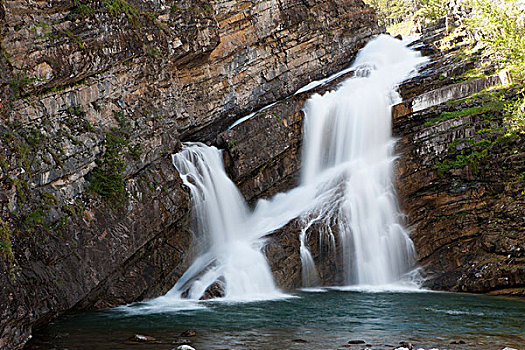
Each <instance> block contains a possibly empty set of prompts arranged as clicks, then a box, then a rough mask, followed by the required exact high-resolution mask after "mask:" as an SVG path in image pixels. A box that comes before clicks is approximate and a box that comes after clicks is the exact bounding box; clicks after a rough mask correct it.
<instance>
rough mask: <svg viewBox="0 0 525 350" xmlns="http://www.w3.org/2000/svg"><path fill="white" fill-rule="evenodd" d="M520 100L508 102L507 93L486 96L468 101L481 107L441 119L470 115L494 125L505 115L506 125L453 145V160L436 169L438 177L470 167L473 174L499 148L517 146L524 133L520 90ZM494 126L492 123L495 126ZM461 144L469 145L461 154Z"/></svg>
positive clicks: (450, 148)
mask: <svg viewBox="0 0 525 350" xmlns="http://www.w3.org/2000/svg"><path fill="white" fill-rule="evenodd" d="M519 91H521V92H520V93H518V96H517V98H513V99H510V100H506V97H505V91H504V90H501V91H496V92H484V93H480V94H478V95H476V96H475V97H471V98H469V99H468V100H477V102H478V103H481V105H477V106H473V107H468V108H464V109H461V110H458V111H456V112H451V113H443V114H442V115H441V116H440V118H443V120H445V119H450V118H455V117H461V116H466V115H476V114H478V115H481V114H483V116H482V117H481V118H483V119H484V120H485V121H491V120H492V119H493V116H494V115H495V114H499V115H500V116H501V113H503V114H504V119H503V120H504V124H503V125H502V126H491V127H488V128H484V129H481V130H478V131H477V132H476V134H475V135H474V136H473V137H472V138H464V139H456V140H454V141H453V142H452V143H450V145H449V147H448V149H449V154H450V156H449V157H448V158H447V159H444V160H443V161H441V162H438V163H437V164H436V165H435V166H434V169H436V170H437V172H438V175H439V176H440V177H443V175H444V174H445V173H446V172H447V171H449V170H451V169H461V168H463V167H465V166H469V167H470V169H471V170H472V172H473V173H477V172H479V171H480V169H481V164H483V162H486V160H485V159H486V158H487V156H488V155H489V154H490V153H491V151H492V149H494V148H495V147H499V148H506V147H509V145H512V144H513V143H515V141H516V140H517V139H518V138H519V134H522V133H523V132H524V125H525V123H524V119H525V117H524V116H525V112H524V108H525V106H524V102H523V91H525V88H524V87H522V88H521V89H519ZM431 121H432V120H431ZM491 125H492V122H491ZM459 144H463V145H465V147H463V148H462V149H461V150H459V151H457V149H456V148H457V146H458V145H459Z"/></svg>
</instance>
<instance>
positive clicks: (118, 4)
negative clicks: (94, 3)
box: [102, 0, 139, 20]
mask: <svg viewBox="0 0 525 350" xmlns="http://www.w3.org/2000/svg"><path fill="white" fill-rule="evenodd" d="M102 5H103V6H104V7H105V8H106V10H107V11H108V12H109V14H110V15H111V16H114V17H117V16H119V15H120V14H121V13H124V14H126V16H127V17H128V19H130V20H135V19H136V18H137V17H138V15H139V13H138V11H137V9H136V8H135V7H133V5H131V4H129V3H128V2H127V1H126V0H102Z"/></svg>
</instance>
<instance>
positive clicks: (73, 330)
mask: <svg viewBox="0 0 525 350" xmlns="http://www.w3.org/2000/svg"><path fill="white" fill-rule="evenodd" d="M138 306H140V305H138ZM198 306H199V307H201V308H200V309H193V310H191V309H190V310H179V311H171V312H166V313H156V314H133V313H129V312H128V311H123V310H122V309H111V310H103V311H99V312H92V313H82V314H77V315H68V316H64V317H62V318H61V319H59V320H58V321H56V322H55V323H53V324H51V325H49V326H48V327H47V328H45V329H42V330H39V331H37V332H35V337H34V339H33V340H32V341H31V343H30V344H29V345H28V347H27V348H28V349H49V348H56V349H66V348H67V349H127V348H131V349H173V348H175V347H176V346H177V345H178V344H180V343H181V342H182V341H184V339H187V340H190V341H191V346H193V347H194V348H195V349H197V350H203V349H346V348H350V349H363V348H365V344H363V345H347V343H348V341H349V340H365V341H366V344H369V345H370V346H368V348H371V349H392V348H393V347H394V346H398V344H399V342H401V341H408V342H411V343H412V344H414V345H415V346H416V347H417V348H424V349H430V348H439V349H502V348H504V347H513V348H516V349H525V301H523V300H517V299H509V298H498V297H488V296H478V295H469V294H452V293H430V292H406V293H389V292H379V293H368V292H355V291H338V290H328V291H326V290H325V291H324V292H298V293H294V294H293V297H291V298H288V299H281V300H274V301H263V302H251V303H226V302H219V301H209V302H201V303H199V304H198ZM131 309H132V310H136V308H131ZM187 329H193V330H195V331H196V333H197V335H196V336H194V337H191V338H183V337H180V334H181V332H183V331H184V330H187ZM137 333H138V334H143V335H147V336H152V337H154V338H155V339H156V341H154V342H150V343H142V344H133V343H130V342H126V340H127V339H128V338H129V337H132V336H134V335H135V334H137ZM460 341H462V342H465V344H451V343H452V342H460ZM345 345H346V347H345Z"/></svg>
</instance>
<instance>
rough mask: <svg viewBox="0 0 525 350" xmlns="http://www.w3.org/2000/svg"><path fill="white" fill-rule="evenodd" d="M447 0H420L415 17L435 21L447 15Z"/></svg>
mask: <svg viewBox="0 0 525 350" xmlns="http://www.w3.org/2000/svg"><path fill="white" fill-rule="evenodd" d="M447 2H448V1H447V0H421V1H420V9H419V10H418V12H417V13H416V15H417V16H420V17H423V18H425V19H427V20H429V21H436V20H438V19H440V18H442V17H444V16H445V15H446V14H447V7H446V4H447Z"/></svg>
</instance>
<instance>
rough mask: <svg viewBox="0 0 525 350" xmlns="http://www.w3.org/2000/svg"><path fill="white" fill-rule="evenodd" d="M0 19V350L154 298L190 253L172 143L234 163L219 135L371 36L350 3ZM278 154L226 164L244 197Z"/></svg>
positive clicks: (142, 8) (52, 7)
mask: <svg viewBox="0 0 525 350" xmlns="http://www.w3.org/2000/svg"><path fill="white" fill-rule="evenodd" d="M0 23H1V29H0V30H1V32H0V40H1V47H0V50H1V55H0V68H1V69H0V90H1V91H2V92H1V94H0V135H1V143H0V145H1V147H0V168H1V170H0V188H1V192H0V217H1V222H0V224H1V225H0V226H1V227H0V234H1V235H0V236H1V237H0V239H1V241H0V249H1V254H0V265H1V266H2V275H1V276H0V286H1V294H0V306H1V310H2V317H1V321H0V347H2V348H4V347H7V348H19V347H20V346H22V344H23V343H24V342H25V341H26V340H27V339H28V338H29V337H30V334H31V331H32V328H33V327H35V326H38V325H42V324H45V323H46V322H48V321H49V320H51V319H52V318H54V317H56V316H57V315H59V314H60V313H62V312H64V311H66V310H71V309H75V308H76V309H86V308H93V307H95V308H98V307H107V306H114V305H118V304H123V303H128V302H131V301H135V300H140V299H143V298H148V297H153V296H156V295H159V294H162V293H164V292H166V290H167V289H169V288H170V287H171V286H172V285H173V283H174V282H175V281H176V280H177V278H178V277H179V276H180V275H181V273H182V272H183V271H184V269H185V268H186V267H187V266H188V263H189V262H190V261H191V258H192V257H193V255H194V253H195V252H196V251H197V250H198V237H195V236H194V233H193V232H192V231H191V227H190V224H189V211H190V204H189V195H188V191H187V189H185V188H183V187H182V185H181V181H180V179H179V177H178V176H177V174H176V172H175V169H174V168H173V166H172V165H171V157H170V154H172V153H174V152H176V151H177V150H179V149H180V142H181V140H182V141H186V140H191V141H203V142H208V143H215V142H218V143H223V144H224V143H225V142H226V143H229V144H231V146H232V147H230V149H229V152H230V153H229V154H230V156H231V160H230V161H231V162H235V161H236V160H239V159H242V157H243V153H242V152H243V150H241V149H240V148H238V149H237V150H235V144H236V143H235V142H236V139H235V138H236V137H237V136H231V137H229V136H227V135H226V134H222V135H221V136H219V137H217V135H218V134H219V133H221V132H223V131H225V130H226V129H227V127H228V126H229V125H230V124H231V123H232V122H233V121H234V120H236V119H238V118H240V117H241V116H243V115H245V114H248V113H250V112H252V111H255V110H257V109H259V108H261V107H263V106H265V105H267V104H269V103H272V102H275V101H278V100H280V99H283V98H285V97H287V96H289V95H290V94H292V93H293V92H295V91H296V90H297V89H298V88H300V87H301V86H303V85H305V84H307V83H309V82H310V81H312V80H314V79H318V78H321V77H325V76H327V75H328V74H331V73H333V72H335V71H338V70H340V69H341V68H343V67H346V66H347V65H348V64H349V63H350V62H351V60H352V58H353V57H354V55H355V53H356V51H357V50H358V49H359V48H361V47H362V46H363V45H364V44H365V42H366V41H367V40H368V39H369V38H370V37H371V36H372V35H374V34H376V33H378V32H379V31H380V28H378V26H377V24H376V19H375V14H374V12H373V10H372V9H370V8H369V7H367V6H365V5H364V4H363V3H362V2H361V1H359V0H355V1H343V0H330V1H320V0H308V1H299V0H286V1H283V0H279V1H278V0H263V1H256V2H254V1H226V0H210V1H208V0H183V1H171V0H154V1H140V0H127V1H126V0H111V1H109V0H101V1H97V0H74V1H73V0H53V1H45V2H42V1H32V0H28V1H26V0H24V1H22V0H15V1H2V2H1V3H0ZM299 110H300V107H298V108H295V107H294V111H295V112H294V115H296V116H299V114H300V112H299ZM298 113H299V114H298ZM271 123H275V125H282V127H281V129H279V130H278V131H277V132H272V133H271V134H273V135H274V136H275V137H277V136H279V137H284V138H287V140H288V139H291V138H290V134H289V131H288V130H289V129H290V128H292V129H293V131H294V133H295V134H298V133H300V130H301V127H300V118H299V117H297V118H294V117H290V118H287V119H286V120H285V119H277V118H273V119H271V120H270V119H268V120H267V121H266V124H262V125H260V126H259V128H262V127H263V126H264V127H270V126H271ZM241 125H242V124H241ZM243 127H244V126H243ZM259 130H260V129H259ZM246 132H248V130H246ZM252 134H253V135H254V137H255V136H257V135H259V134H258V133H252ZM228 137H229V138H228ZM234 137H235V138H234ZM269 140H270V139H269ZM285 143H286V145H284V143H283V145H284V146H279V147H275V148H274V149H271V147H270V149H269V148H268V147H264V149H265V151H264V152H261V153H260V156H261V158H260V159H259V160H258V161H257V164H259V165H254V164H255V163H253V164H252V165H250V166H246V167H244V168H231V170H230V172H231V173H232V174H233V175H234V176H236V179H237V180H238V182H239V183H241V182H243V183H244V185H243V186H244V187H243V188H244V189H245V192H246V193H247V194H248V197H249V198H250V199H251V200H255V199H256V198H258V197H260V196H264V195H268V194H270V193H274V192H275V191H277V190H279V189H282V188H285V187H286V186H287V185H286V183H287V181H291V180H289V179H288V178H292V177H293V176H294V174H295V172H296V169H298V167H299V163H298V161H297V159H298V158H297V154H298V151H297V150H298V147H299V144H300V137H296V138H295V139H293V140H291V141H286V142H285ZM264 145H265V146H272V145H271V144H270V142H269V141H267V143H266V144H264ZM253 146H254V147H256V146H257V145H255V144H254V145H253ZM259 146H260V145H259ZM284 151H287V152H288V151H290V153H289V154H288V155H287V154H286V152H284ZM235 152H237V153H235ZM294 152H295V153H294ZM255 153H257V152H255ZM263 158H264V159H263ZM261 162H262V163H261ZM261 166H264V169H263V171H260V170H259V169H260V168H261ZM259 171H260V176H261V179H260V180H257V177H252V175H253V174H255V173H257V172H259ZM281 180H282V181H281Z"/></svg>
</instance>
